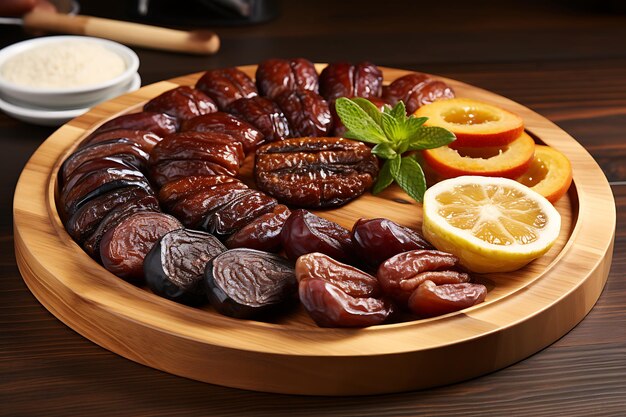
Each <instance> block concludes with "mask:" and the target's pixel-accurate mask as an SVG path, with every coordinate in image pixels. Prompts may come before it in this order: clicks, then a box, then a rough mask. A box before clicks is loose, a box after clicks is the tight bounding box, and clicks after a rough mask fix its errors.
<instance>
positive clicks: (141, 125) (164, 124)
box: [93, 111, 178, 136]
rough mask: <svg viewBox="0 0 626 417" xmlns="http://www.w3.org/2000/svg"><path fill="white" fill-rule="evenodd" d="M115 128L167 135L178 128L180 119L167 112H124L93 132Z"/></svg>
mask: <svg viewBox="0 0 626 417" xmlns="http://www.w3.org/2000/svg"><path fill="white" fill-rule="evenodd" d="M113 129H131V130H148V131H150V132H153V133H155V134H157V135H159V136H165V135H169V134H170V133H174V132H176V131H177V130H178V120H177V119H175V118H174V117H171V116H168V115H167V114H165V113H154V112H147V111H142V112H139V113H131V114H123V115H121V116H118V117H116V118H114V119H111V120H109V121H108V122H106V123H104V124H103V125H101V126H100V127H98V128H97V129H96V130H95V131H94V132H93V133H94V134H96V133H101V132H104V131H107V130H113Z"/></svg>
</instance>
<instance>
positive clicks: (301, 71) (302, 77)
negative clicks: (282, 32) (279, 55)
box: [255, 58, 319, 99]
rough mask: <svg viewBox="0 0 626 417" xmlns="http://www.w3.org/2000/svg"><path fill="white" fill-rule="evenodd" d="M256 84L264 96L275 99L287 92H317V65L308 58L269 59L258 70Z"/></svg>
mask: <svg viewBox="0 0 626 417" xmlns="http://www.w3.org/2000/svg"><path fill="white" fill-rule="evenodd" d="M255 78H256V85H257V88H258V90H259V93H260V94H261V95H263V96H266V97H269V98H271V99H275V98H276V97H278V96H279V95H281V94H283V93H285V92H293V91H297V90H308V91H312V92H315V93H317V92H318V89H319V80H318V75H317V71H316V70H315V65H313V63H312V62H311V61H309V60H307V59H304V58H296V59H268V60H265V61H263V62H261V63H260V64H259V66H258V67H257V70H256V77H255Z"/></svg>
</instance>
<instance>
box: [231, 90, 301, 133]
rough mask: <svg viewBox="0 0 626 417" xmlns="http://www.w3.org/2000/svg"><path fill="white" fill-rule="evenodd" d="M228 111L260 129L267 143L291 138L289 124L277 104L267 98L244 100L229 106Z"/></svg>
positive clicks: (258, 97)
mask: <svg viewBox="0 0 626 417" xmlns="http://www.w3.org/2000/svg"><path fill="white" fill-rule="evenodd" d="M226 111H227V112H229V113H231V114H233V115H235V116H236V117H239V118H241V119H243V120H245V121H247V122H248V123H250V124H251V125H252V126H254V127H256V128H257V129H259V131H260V132H261V133H263V135H264V136H265V141H266V142H274V141H277V140H283V139H285V138H288V137H290V136H291V129H290V127H289V122H288V121H287V118H286V117H285V114H284V113H283V111H282V110H281V109H280V107H278V105H277V104H276V103H274V102H273V101H272V100H270V99H268V98H266V97H260V96H256V97H250V98H242V99H240V100H237V101H235V102H233V103H231V104H229V105H228V107H227V108H226Z"/></svg>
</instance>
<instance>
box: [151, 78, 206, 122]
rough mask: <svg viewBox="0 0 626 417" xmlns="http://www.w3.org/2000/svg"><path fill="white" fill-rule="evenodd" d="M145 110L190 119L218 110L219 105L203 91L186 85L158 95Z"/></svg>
mask: <svg viewBox="0 0 626 417" xmlns="http://www.w3.org/2000/svg"><path fill="white" fill-rule="evenodd" d="M143 110H144V111H148V112H154V113H165V114H167V115H168V116H172V117H174V118H176V119H179V120H188V119H191V118H192V117H196V116H200V115H201V114H207V113H213V112H216V111H217V105H216V104H215V102H214V101H213V99H211V97H209V96H207V95H206V94H204V93H203V92H202V91H200V90H198V89H196V88H193V87H189V86H187V85H184V86H180V87H176V88H173V89H171V90H168V91H166V92H164V93H162V94H160V95H158V96H156V97H155V98H153V99H152V100H150V101H149V102H147V103H146V104H145V105H144V106H143Z"/></svg>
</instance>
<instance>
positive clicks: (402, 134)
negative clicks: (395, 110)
mask: <svg viewBox="0 0 626 417" xmlns="http://www.w3.org/2000/svg"><path fill="white" fill-rule="evenodd" d="M381 116H382V123H381V126H382V127H383V132H385V135H387V138H389V139H390V140H391V142H392V143H394V144H399V143H400V142H402V141H403V140H406V139H407V133H408V132H407V131H406V129H405V128H404V123H402V120H398V119H396V118H395V117H393V116H392V115H391V114H388V113H383V114H381Z"/></svg>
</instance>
